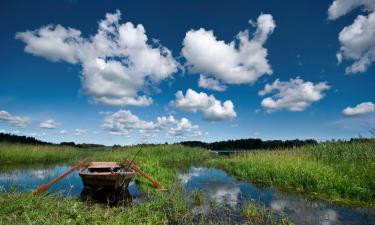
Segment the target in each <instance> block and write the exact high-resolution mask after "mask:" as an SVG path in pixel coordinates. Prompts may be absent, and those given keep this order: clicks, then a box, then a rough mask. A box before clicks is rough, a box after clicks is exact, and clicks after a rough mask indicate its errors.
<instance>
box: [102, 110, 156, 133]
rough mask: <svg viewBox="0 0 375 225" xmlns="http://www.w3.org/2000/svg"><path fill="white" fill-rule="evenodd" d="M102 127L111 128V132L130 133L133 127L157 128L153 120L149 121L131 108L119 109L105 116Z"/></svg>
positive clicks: (140, 128)
mask: <svg viewBox="0 0 375 225" xmlns="http://www.w3.org/2000/svg"><path fill="white" fill-rule="evenodd" d="M102 128H104V129H106V130H109V132H110V133H111V134H115V135H128V134H129V132H130V131H131V130H132V129H139V130H143V132H144V131H145V130H156V128H157V127H156V125H155V124H154V123H153V122H147V121H144V120H141V119H139V118H138V116H136V115H134V114H132V113H131V112H130V111H129V110H119V111H117V112H115V113H113V114H108V115H106V116H105V117H104V121H103V124H102Z"/></svg>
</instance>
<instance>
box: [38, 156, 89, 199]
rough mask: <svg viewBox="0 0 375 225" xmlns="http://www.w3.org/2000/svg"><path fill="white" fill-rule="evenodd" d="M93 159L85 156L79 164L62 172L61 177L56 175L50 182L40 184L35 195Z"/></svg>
mask: <svg viewBox="0 0 375 225" xmlns="http://www.w3.org/2000/svg"><path fill="white" fill-rule="evenodd" d="M90 161H91V158H90V157H87V158H85V159H84V160H82V161H81V162H79V163H78V164H77V165H75V166H73V167H72V168H70V169H69V170H67V171H66V172H65V173H64V174H62V175H61V176H59V177H56V178H55V179H53V180H51V181H50V182H48V183H46V184H42V185H40V186H39V187H38V188H37V189H35V190H34V191H33V195H40V194H42V193H43V192H45V191H46V190H47V189H48V188H49V187H51V185H52V184H54V183H57V182H59V181H60V180H61V179H63V178H64V177H66V176H68V175H69V174H70V173H71V172H73V171H74V170H77V169H79V168H80V167H81V166H82V165H84V164H86V163H88V162H90Z"/></svg>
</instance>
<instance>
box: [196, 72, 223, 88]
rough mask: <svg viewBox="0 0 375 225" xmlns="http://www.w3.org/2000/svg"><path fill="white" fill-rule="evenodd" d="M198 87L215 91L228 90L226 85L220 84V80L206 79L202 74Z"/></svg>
mask: <svg viewBox="0 0 375 225" xmlns="http://www.w3.org/2000/svg"><path fill="white" fill-rule="evenodd" d="M198 86H199V87H202V88H206V89H210V90H214V91H225V90H226V89H227V87H226V86H225V85H222V84H220V82H219V81H218V80H215V79H214V78H210V77H206V76H205V75H202V74H201V75H200V76H199V81H198Z"/></svg>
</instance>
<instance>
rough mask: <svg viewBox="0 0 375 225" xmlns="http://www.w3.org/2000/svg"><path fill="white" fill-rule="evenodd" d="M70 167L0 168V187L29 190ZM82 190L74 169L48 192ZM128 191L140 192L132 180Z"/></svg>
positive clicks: (77, 193) (63, 193) (73, 193)
mask: <svg viewBox="0 0 375 225" xmlns="http://www.w3.org/2000/svg"><path fill="white" fill-rule="evenodd" d="M68 169H70V167H69V166H65V165H61V166H54V167H44V168H43V167H38V168H17V169H12V170H4V171H1V170H0V187H1V188H2V189H3V190H4V191H9V190H10V189H11V188H15V189H16V190H17V191H19V192H24V191H31V190H34V189H35V188H37V187H38V186H39V185H41V184H45V183H47V182H49V181H51V180H52V179H54V178H56V177H57V176H60V175H61V174H62V173H64V172H65V171H67V170H68ZM82 190H83V185H82V181H81V178H80V176H79V174H78V171H74V172H73V173H71V174H70V175H69V176H67V177H65V178H64V179H62V180H61V181H59V182H58V183H56V184H54V185H52V186H51V187H50V188H49V189H48V192H49V193H56V194H57V195H58V196H61V197H65V196H74V197H79V196H80V195H81V192H82ZM128 191H129V194H130V196H132V197H139V196H141V192H140V191H139V190H138V188H137V185H136V184H135V183H134V181H132V182H130V184H129V187H128Z"/></svg>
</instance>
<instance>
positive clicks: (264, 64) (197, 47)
mask: <svg viewBox="0 0 375 225" xmlns="http://www.w3.org/2000/svg"><path fill="white" fill-rule="evenodd" d="M275 27H276V25H275V22H274V20H273V18H272V16H271V15H270V14H261V15H260V16H259V17H258V20H257V23H256V31H255V32H254V34H253V37H252V38H251V39H250V38H249V31H248V30H245V31H241V32H239V33H238V34H237V36H236V39H235V40H234V41H232V42H230V43H225V42H224V41H222V40H218V38H217V37H216V36H215V35H214V32H213V31H212V30H210V31H207V30H205V29H204V28H200V29H199V30H190V31H188V32H187V33H186V35H185V38H184V40H183V48H182V55H183V56H184V57H185V58H186V60H187V63H186V66H187V68H188V70H189V71H191V72H196V73H201V74H203V75H204V76H211V77H214V78H215V79H217V80H221V81H223V82H225V83H228V84H243V83H253V82H255V81H256V80H257V79H258V78H259V77H261V76H262V75H264V74H268V75H269V74H272V69H271V66H270V65H269V63H268V60H267V54H268V53H267V49H265V48H264V47H263V45H264V44H265V42H266V40H267V38H268V37H269V35H270V34H271V33H272V32H273V30H274V29H275Z"/></svg>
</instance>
